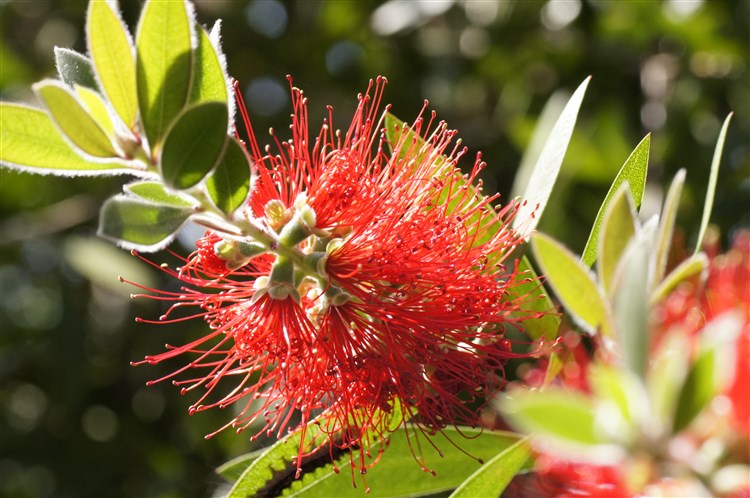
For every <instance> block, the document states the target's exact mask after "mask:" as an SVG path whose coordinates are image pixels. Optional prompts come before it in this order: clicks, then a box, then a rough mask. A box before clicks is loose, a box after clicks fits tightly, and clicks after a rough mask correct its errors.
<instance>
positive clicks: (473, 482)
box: [450, 439, 531, 498]
mask: <svg viewBox="0 0 750 498" xmlns="http://www.w3.org/2000/svg"><path fill="white" fill-rule="evenodd" d="M530 458H531V448H530V447H529V443H528V440H527V439H522V440H520V441H518V442H517V443H515V444H514V445H512V446H509V447H508V448H506V449H504V450H503V451H501V452H500V453H498V454H497V455H496V456H495V457H493V458H492V460H490V461H489V462H487V463H485V464H484V465H482V467H481V468H480V469H479V470H477V471H476V472H475V473H474V474H472V475H471V477H469V478H468V479H467V480H465V481H464V482H463V483H461V485H460V486H459V487H458V489H456V491H454V492H453V494H451V496H450V498H474V497H477V496H500V494H501V493H502V492H503V490H505V488H506V486H508V484H509V483H510V481H511V480H512V479H513V477H514V476H515V475H516V474H517V473H518V471H519V470H521V468H523V466H524V465H525V464H526V462H527V461H529V459H530Z"/></svg>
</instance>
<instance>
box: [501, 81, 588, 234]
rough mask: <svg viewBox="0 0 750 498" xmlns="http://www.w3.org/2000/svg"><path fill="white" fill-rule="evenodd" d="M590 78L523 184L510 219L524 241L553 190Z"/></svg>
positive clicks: (551, 134)
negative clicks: (521, 201)
mask: <svg viewBox="0 0 750 498" xmlns="http://www.w3.org/2000/svg"><path fill="white" fill-rule="evenodd" d="M590 79H591V77H588V78H586V79H585V80H584V81H583V83H581V85H580V86H579V87H578V89H577V90H576V91H575V92H574V93H573V96H572V97H571V98H570V100H569V101H568V104H567V105H566V106H565V109H563V112H562V114H561V115H560V117H559V118H558V120H557V123H555V126H554V128H552V132H551V133H550V135H549V138H548V139H547V142H546V143H545V144H544V148H543V149H542V152H541V154H540V155H539V159H538V160H537V163H536V166H534V171H533V172H532V173H531V177H530V178H529V182H528V184H527V185H526V190H525V191H524V194H523V197H522V199H523V201H524V204H523V205H522V207H521V209H520V210H519V211H518V214H517V215H516V217H515V219H514V220H513V227H514V228H517V229H523V230H524V233H526V234H527V235H526V237H527V238H528V236H529V235H531V233H532V232H533V230H534V229H535V228H536V225H537V224H538V223H539V218H540V217H541V216H542V213H543V212H544V208H545V207H546V205H547V201H548V200H549V196H550V193H552V187H553V186H554V184H555V181H556V180H557V174H558V173H559V172H560V167H561V166H562V162H563V158H564V157H565V152H566V151H567V149H568V143H569V142H570V137H571V136H572V135H573V128H574V127H575V124H576V118H577V117H578V110H579V109H580V107H581V103H582V102H583V96H584V94H585V93H586V87H587V86H588V84H589V80H590Z"/></svg>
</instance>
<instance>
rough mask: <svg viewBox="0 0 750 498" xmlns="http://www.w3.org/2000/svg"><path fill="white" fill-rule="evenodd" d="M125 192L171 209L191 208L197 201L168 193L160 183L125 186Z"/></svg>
mask: <svg viewBox="0 0 750 498" xmlns="http://www.w3.org/2000/svg"><path fill="white" fill-rule="evenodd" d="M124 189H125V191H126V192H129V193H130V194H132V195H134V196H136V197H139V198H141V199H142V200H144V201H146V202H151V203H153V204H159V205H162V206H173V207H183V208H185V207H187V208H190V207H193V206H195V205H197V204H198V201H196V200H195V199H193V198H192V197H190V196H187V195H185V194H178V193H176V192H170V191H169V190H167V189H166V187H165V186H164V184H163V183H161V182H152V181H141V182H134V183H129V184H127V185H125V187H124Z"/></svg>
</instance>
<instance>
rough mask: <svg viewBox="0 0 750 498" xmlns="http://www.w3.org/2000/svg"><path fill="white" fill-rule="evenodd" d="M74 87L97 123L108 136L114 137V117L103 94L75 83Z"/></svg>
mask: <svg viewBox="0 0 750 498" xmlns="http://www.w3.org/2000/svg"><path fill="white" fill-rule="evenodd" d="M73 89H74V90H75V92H76V94H77V95H78V98H79V99H81V101H82V102H83V104H84V105H85V106H86V110H88V112H89V114H90V115H91V117H92V118H94V121H96V124H98V125H99V126H100V127H101V129H102V130H104V132H105V133H106V134H107V135H108V136H110V137H114V136H115V124H114V123H113V122H112V118H111V117H110V115H109V111H108V110H107V104H106V103H105V102H104V99H102V96H101V95H99V92H97V91H95V90H92V89H91V88H87V87H85V86H81V85H73Z"/></svg>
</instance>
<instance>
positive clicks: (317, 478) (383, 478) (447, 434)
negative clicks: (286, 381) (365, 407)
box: [230, 426, 525, 498]
mask: <svg viewBox="0 0 750 498" xmlns="http://www.w3.org/2000/svg"><path fill="white" fill-rule="evenodd" d="M409 431H410V433H409V435H408V436H407V433H406V430H405V429H403V428H401V429H398V430H396V431H395V432H393V433H392V434H391V436H390V442H389V444H388V446H387V447H386V448H383V449H384V452H383V455H382V457H381V459H380V461H379V462H378V463H377V465H375V466H374V467H372V468H370V469H367V474H366V475H365V477H366V479H367V486H368V487H369V489H370V492H369V493H367V494H366V495H365V488H364V484H363V483H362V482H361V481H360V480H359V475H355V484H356V485H357V488H353V487H352V476H351V473H350V471H349V469H350V468H351V464H350V456H351V455H350V454H349V453H346V454H344V455H342V456H341V457H340V458H338V459H337V461H336V466H337V467H338V468H339V469H340V472H339V473H336V472H335V471H334V470H333V465H332V464H327V465H325V466H323V467H321V468H319V469H317V470H315V471H313V472H311V473H309V474H304V475H303V476H302V478H301V479H299V480H297V481H294V482H292V483H291V485H290V486H289V487H288V488H287V489H286V490H284V492H283V493H282V494H281V496H286V497H305V498H329V497H331V496H336V497H361V496H367V497H368V498H370V497H372V498H387V497H390V498H396V497H404V496H426V495H430V494H434V493H441V492H442V493H444V492H448V491H451V490H453V489H455V488H456V487H458V486H459V485H460V484H461V483H462V482H463V481H465V480H466V479H467V478H468V477H470V476H471V475H472V474H473V473H474V472H476V471H477V470H478V469H480V468H481V463H480V462H478V461H477V460H476V459H477V458H478V459H481V460H483V461H488V460H490V459H492V458H493V457H494V456H496V455H497V454H498V453H501V452H502V451H503V450H504V449H506V448H509V447H511V446H513V445H514V444H515V443H517V442H518V441H519V439H520V437H519V436H518V435H517V434H513V433H509V432H493V431H480V430H478V429H471V428H468V427H460V428H459V429H456V428H454V427H448V428H445V429H443V432H444V434H442V435H437V436H435V437H433V440H434V442H435V444H436V445H437V446H438V447H439V448H440V450H441V451H442V452H443V456H442V457H441V456H440V455H439V454H438V452H437V451H436V450H434V449H433V448H432V446H431V445H430V444H429V443H427V442H426V441H425V440H424V438H423V436H420V438H422V439H421V440H420V442H421V444H422V446H421V448H422V452H423V456H424V459H425V464H426V466H427V469H428V470H431V471H434V472H435V475H434V476H433V475H431V474H430V473H429V471H425V470H424V469H423V468H422V467H421V466H420V464H419V463H418V462H417V461H415V459H414V456H413V455H412V452H411V448H414V445H415V444H416V442H415V440H414V437H415V432H414V431H415V428H414V427H412V426H409ZM446 438H450V440H451V441H453V442H454V443H455V445H456V446H458V447H460V448H461V449H462V450H464V451H465V452H464V451H461V450H459V449H458V448H456V446H454V445H453V444H451V443H450V442H449V441H448V440H447V439H446ZM410 444H411V448H410ZM376 451H377V448H373V450H372V453H373V456H376ZM467 454H468V455H471V456H467ZM325 456H326V457H328V454H327V452H326V455H325ZM355 457H356V455H355ZM472 457H473V458H472ZM524 463H525V462H522V464H521V465H523V464H524ZM356 472H357V474H358V471H356ZM394 476H398V479H394ZM230 497H231V495H230Z"/></svg>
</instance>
